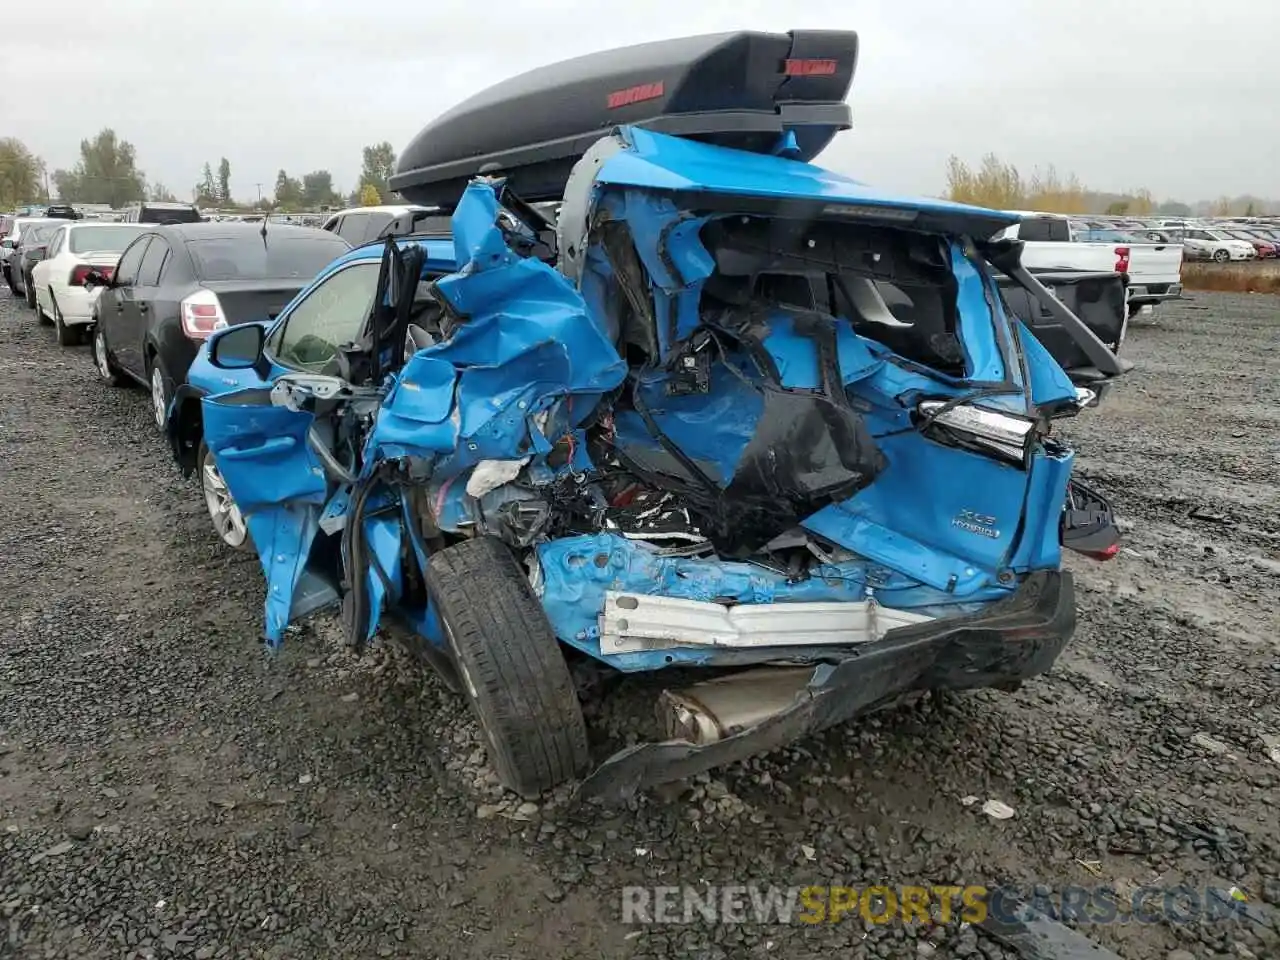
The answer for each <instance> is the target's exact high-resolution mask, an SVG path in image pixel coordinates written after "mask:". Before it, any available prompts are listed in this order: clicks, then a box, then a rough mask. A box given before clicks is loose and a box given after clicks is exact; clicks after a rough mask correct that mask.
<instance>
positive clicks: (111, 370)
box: [93, 320, 124, 387]
mask: <svg viewBox="0 0 1280 960" xmlns="http://www.w3.org/2000/svg"><path fill="white" fill-rule="evenodd" d="M93 365H94V366H95V367H97V368H98V376H100V377H101V378H102V382H103V383H105V384H107V386H110V387H119V386H123V385H124V373H123V372H121V370H120V368H119V367H117V366H116V362H115V360H114V358H112V356H111V348H110V347H108V346H107V334H106V331H104V330H103V329H102V322H101V321H100V320H99V321H95V322H94V325H93Z"/></svg>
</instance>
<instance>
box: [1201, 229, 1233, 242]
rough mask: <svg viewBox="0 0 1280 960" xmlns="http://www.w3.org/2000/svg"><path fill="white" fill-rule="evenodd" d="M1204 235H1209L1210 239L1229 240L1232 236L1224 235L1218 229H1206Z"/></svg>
mask: <svg viewBox="0 0 1280 960" xmlns="http://www.w3.org/2000/svg"><path fill="white" fill-rule="evenodd" d="M1204 235H1205V236H1206V237H1208V238H1209V239H1210V240H1229V239H1230V237H1227V236H1224V235H1223V234H1222V233H1220V232H1218V231H1217V230H1206V231H1205V232H1204Z"/></svg>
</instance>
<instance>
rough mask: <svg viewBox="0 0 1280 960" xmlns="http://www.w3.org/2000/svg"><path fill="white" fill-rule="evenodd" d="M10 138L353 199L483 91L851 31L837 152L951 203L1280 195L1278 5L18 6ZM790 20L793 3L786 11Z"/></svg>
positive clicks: (1142, 0) (414, 2)
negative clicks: (593, 59) (398, 154)
mask: <svg viewBox="0 0 1280 960" xmlns="http://www.w3.org/2000/svg"><path fill="white" fill-rule="evenodd" d="M0 2H2V5H3V7H4V8H5V9H4V13H3V16H0V136H16V137H18V138H19V139H21V140H23V141H25V142H26V144H27V145H28V147H29V148H30V149H31V150H32V151H33V152H35V153H36V154H38V155H39V156H41V157H42V158H44V159H45V161H46V162H47V163H48V166H49V169H50V171H52V170H53V169H54V168H56V167H66V166H70V165H72V164H73V163H75V161H76V158H77V155H78V145H79V142H80V140H81V138H83V137H87V136H91V135H92V134H93V133H95V132H96V131H97V130H98V129H100V128H101V127H103V126H111V127H114V128H115V130H116V131H117V133H119V134H120V135H121V136H122V137H124V138H125V139H127V140H129V141H130V142H132V143H133V144H134V145H135V146H136V147H137V151H138V165H139V167H140V168H141V169H142V170H143V171H145V173H146V175H147V177H148V179H149V180H151V181H160V182H162V183H164V184H165V185H166V186H168V187H169V189H171V190H172V191H174V192H175V193H177V194H179V196H186V195H188V194H189V193H190V191H191V187H192V185H193V184H195V183H196V182H197V181H198V180H199V178H200V171H201V167H202V166H203V164H204V163H205V161H206V160H207V161H210V162H211V163H212V164H213V165H214V167H215V169H216V166H217V161H218V158H219V157H220V156H226V157H227V158H228V159H229V160H230V162H231V174H232V175H231V185H232V192H233V193H234V194H235V195H236V196H237V197H239V198H242V199H252V198H256V195H257V190H256V187H255V186H254V184H255V183H259V182H260V183H262V184H263V190H264V193H267V194H269V193H270V191H271V188H272V185H273V184H274V182H275V176H276V171H277V170H279V169H280V168H281V167H283V168H285V169H286V170H288V171H289V173H290V174H292V175H294V176H299V175H301V174H303V173H305V172H307V171H310V170H314V169H317V168H327V169H329V170H330V171H332V173H333V175H334V179H335V182H336V184H337V185H338V186H339V188H341V189H343V190H344V191H345V190H350V189H351V188H352V186H353V185H354V183H355V181H356V178H357V176H358V174H359V170H360V148H361V147H362V146H363V145H365V144H368V143H373V142H376V141H379V140H384V139H385V140H389V141H391V143H392V145H393V146H394V147H396V149H397V150H398V149H399V148H401V147H402V146H404V145H405V144H406V143H407V142H408V140H409V139H410V138H411V137H412V136H413V135H414V134H415V133H416V132H417V131H418V129H419V128H420V127H422V126H423V125H424V124H425V123H426V122H427V121H428V120H430V119H431V118H432V117H434V116H435V115H436V114H438V113H439V112H440V111H442V110H444V109H445V108H447V107H449V106H451V105H452V104H454V103H456V102H458V101H459V100H462V99H464V98H465V97H466V96H468V95H469V94H470V93H471V92H473V91H475V90H476V89H478V88H481V87H484V86H487V85H489V84H490V83H493V82H495V81H497V80H499V79H502V78H504V77H507V76H510V75H512V74H515V73H519V72H521V71H523V70H526V69H528V68H530V67H534V66H538V65H540V64H544V63H549V62H552V61H555V60H559V59H564V58H566V57H570V56H575V55H577V54H581V53H587V52H590V51H594V50H600V49H607V48H609V47H613V46H620V45H625V44H628V43H637V42H641V41H643V40H651V39H661V38H664V37H672V36H679V35H684V34H695V33H707V32H713V31H718V30H730V29H736V28H746V29H761V30H780V31H781V30H787V29H793V28H804V27H808V28H815V27H816V28H840V29H855V30H857V31H858V32H859V34H860V38H861V42H862V50H861V56H860V62H859V66H858V73H857V76H856V77H855V79H854V85H853V91H852V93H851V95H850V101H851V104H852V106H853V115H854V129H853V130H852V131H850V132H847V133H844V134H842V135H841V136H840V137H838V138H837V139H836V142H835V143H834V144H833V145H832V146H831V147H830V148H828V150H827V152H826V153H825V154H824V155H823V157H822V160H821V162H822V163H823V164H824V165H826V166H829V167H832V168H834V169H837V170H840V171H841V172H844V173H848V174H851V175H853V176H856V177H858V178H859V179H862V180H866V181H868V182H870V183H873V184H876V185H878V186H883V187H887V188H890V189H900V190H906V191H911V192H917V193H937V192H940V191H941V190H942V189H943V183H944V172H943V169H944V164H945V162H946V158H947V156H948V155H949V154H951V153H955V154H958V155H959V156H961V157H962V158H964V159H966V160H969V161H971V162H975V163H976V162H977V160H978V159H979V158H980V157H981V155H982V154H983V153H984V152H985V151H988V150H992V151H995V152H996V153H998V154H999V155H1000V156H1001V157H1002V158H1003V159H1006V160H1009V161H1012V162H1014V163H1016V164H1017V165H1018V166H1019V168H1021V169H1022V170H1023V171H1024V172H1027V173H1030V172H1031V171H1032V169H1033V168H1035V167H1037V166H1040V167H1043V166H1044V165H1046V164H1049V163H1054V164H1056V165H1057V168H1058V171H1059V172H1060V173H1066V172H1072V171H1073V172H1075V173H1076V174H1077V175H1079V177H1080V178H1081V179H1082V180H1083V181H1084V182H1085V184H1087V185H1088V186H1090V187H1093V188H1096V189H1104V190H1122V189H1126V188H1136V187H1140V186H1146V187H1148V188H1150V189H1151V190H1152V191H1153V192H1154V193H1155V194H1156V196H1157V198H1166V197H1175V198H1178V199H1183V200H1188V201H1190V200H1196V199H1202V198H1211V197H1216V196H1218V195H1221V194H1228V195H1236V194H1242V193H1252V194H1256V195H1260V196H1265V197H1280V119H1277V110H1276V106H1277V104H1280V46H1278V42H1280V3H1276V2H1274V0H1234V2H1232V3H1217V2H1212V0H1119V2H1117V0H1072V2H1063V0H1000V2H991V0H804V2H792V3H789V2H786V0H771V2H763V0H734V2H732V3H730V2H727V0H726V2H719V0H637V2H631V3H618V2H615V0H597V2H594V3H586V2H578V0H499V2H491V3H478V2H475V0H469V2H462V0H377V2H371V3H358V2H351V0H217V2H201V3H197V2H195V0H105V2H104V0H58V2H44V3H27V2H19V0H0ZM788 8H790V11H789V12H788Z"/></svg>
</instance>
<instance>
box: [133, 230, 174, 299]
mask: <svg viewBox="0 0 1280 960" xmlns="http://www.w3.org/2000/svg"><path fill="white" fill-rule="evenodd" d="M168 258H169V245H168V244H167V243H165V242H164V241H163V240H161V239H160V238H159V237H156V238H155V239H154V240H152V241H151V246H149V247H147V254H146V256H144V257H143V258H142V266H141V267H139V268H138V285H139V286H142V287H158V286H159V285H160V271H161V270H163V269H164V262H165V261H166V260H167V259H168Z"/></svg>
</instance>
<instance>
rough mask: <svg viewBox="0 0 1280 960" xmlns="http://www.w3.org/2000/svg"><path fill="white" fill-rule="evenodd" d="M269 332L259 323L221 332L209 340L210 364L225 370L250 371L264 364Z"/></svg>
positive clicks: (230, 328)
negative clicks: (263, 356) (264, 351)
mask: <svg viewBox="0 0 1280 960" xmlns="http://www.w3.org/2000/svg"><path fill="white" fill-rule="evenodd" d="M266 340H267V332H266V330H264V329H263V328H262V326H261V325H260V324H257V323H246V324H242V325H240V326H236V327H228V328H227V329H225V330H219V331H218V332H217V333H215V334H213V336H211V337H210V338H209V362H210V363H212V364H213V365H214V366H215V367H220V368H222V369H223V370H248V369H251V368H253V367H256V366H258V365H259V364H260V363H261V362H262V359H263V358H262V348H263V347H264V346H265V344H266Z"/></svg>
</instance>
